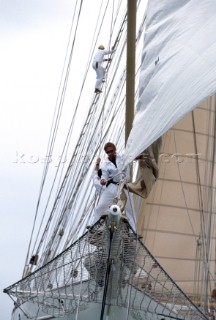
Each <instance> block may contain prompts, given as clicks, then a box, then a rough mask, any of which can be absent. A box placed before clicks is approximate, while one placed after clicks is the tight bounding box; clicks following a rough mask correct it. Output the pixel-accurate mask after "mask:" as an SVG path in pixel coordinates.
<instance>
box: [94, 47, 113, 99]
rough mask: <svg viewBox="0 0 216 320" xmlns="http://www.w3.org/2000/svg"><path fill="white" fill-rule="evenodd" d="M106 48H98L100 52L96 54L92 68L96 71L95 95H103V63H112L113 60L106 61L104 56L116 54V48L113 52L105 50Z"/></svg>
mask: <svg viewBox="0 0 216 320" xmlns="http://www.w3.org/2000/svg"><path fill="white" fill-rule="evenodd" d="M104 49H105V48H104V46H103V45H102V44H101V45H100V46H99V47H98V51H97V52H96V53H95V56H94V59H93V63H92V67H93V69H94V70H95V71H96V84H95V93H101V92H102V90H101V86H102V83H103V81H104V76H105V68H104V67H103V66H102V63H103V61H111V59H110V58H109V59H104V56H105V55H107V54H110V53H113V52H114V47H112V50H104Z"/></svg>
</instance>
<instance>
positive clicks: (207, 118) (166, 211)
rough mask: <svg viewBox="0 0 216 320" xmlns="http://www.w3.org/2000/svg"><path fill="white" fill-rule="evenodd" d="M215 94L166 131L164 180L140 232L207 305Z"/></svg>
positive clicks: (144, 212)
mask: <svg viewBox="0 0 216 320" xmlns="http://www.w3.org/2000/svg"><path fill="white" fill-rule="evenodd" d="M215 101H216V100H215V95H214V96H213V97H211V98H209V99H207V100H206V101H205V102H204V103H202V104H201V105H200V106H198V107H197V108H196V109H195V110H194V111H193V112H190V113H189V114H188V115H187V116H186V117H185V118H184V119H182V120H181V121H179V122H178V123H177V124H176V125H175V126H174V127H172V128H171V129H170V130H169V131H168V132H167V133H166V134H165V135H164V136H163V143H162V148H161V153H160V157H159V170H160V174H159V179H158V180H157V182H156V184H155V186H154V188H153V190H152V192H151V194H150V196H149V197H148V199H147V200H146V201H145V203H143V206H142V209H141V212H140V216H139V223H138V226H139V232H140V233H141V234H142V235H143V239H144V243H145V244H146V246H147V247H148V248H149V250H150V251H151V252H152V254H153V255H154V256H155V257H156V258H157V259H158V261H160V263H161V264H162V266H163V268H164V269H165V270H166V271H167V272H168V273H169V274H170V275H171V277H172V278H173V279H174V280H175V282H176V283H177V284H178V285H179V286H180V287H181V288H182V290H183V291H184V292H185V293H186V294H187V295H188V296H189V297H191V298H192V299H193V301H196V302H197V303H198V304H202V305H207V304H210V303H212V302H215V299H212V298H214V297H212V294H213V290H214V288H215V238H216V234H215V230H216V227H215V223H216V222H215V212H216V208H215V190H216V185H215V183H216V180H215V164H216V161H215V110H216V103H215Z"/></svg>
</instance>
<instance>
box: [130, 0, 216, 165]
mask: <svg viewBox="0 0 216 320" xmlns="http://www.w3.org/2000/svg"><path fill="white" fill-rule="evenodd" d="M215 30H216V2H215V1H214V0H206V1H203V0H181V1H179V0H172V1H170V0H164V1H161V0H154V1H149V3H148V8H147V21H146V32H145V39H144V50H143V53H142V66H141V72H140V83H139V86H140V88H139V91H140V92H139V101H138V104H137V112H136V115H135V118H134V122H133V128H132V131H131V133H130V136H129V138H128V142H127V146H126V151H125V164H128V163H129V162H131V161H132V160H133V159H134V158H135V157H136V156H137V155H139V154H140V153H141V152H142V151H143V150H145V149H146V148H147V147H148V146H149V145H150V144H151V143H152V142H154V141H155V140H156V139H157V138H158V137H160V136H161V135H162V134H163V133H165V132H166V131H167V130H168V129H169V128H171V127H172V126H173V125H174V124H175V123H176V122H177V121H179V120H180V119H182V118H183V117H184V116H185V115H186V114H187V113H188V112H189V111H191V110H193V109H194V108H195V107H196V106H197V105H198V104H200V103H201V102H202V101H203V100H204V99H205V98H206V97H208V96H210V95H212V94H213V93H214V92H215V91H216V77H215V74H216V64H215V57H216V38H215Z"/></svg>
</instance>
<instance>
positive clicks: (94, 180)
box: [92, 170, 104, 194]
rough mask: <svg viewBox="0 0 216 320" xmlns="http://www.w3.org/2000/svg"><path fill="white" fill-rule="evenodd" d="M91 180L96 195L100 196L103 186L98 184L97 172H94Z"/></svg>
mask: <svg viewBox="0 0 216 320" xmlns="http://www.w3.org/2000/svg"><path fill="white" fill-rule="evenodd" d="M92 178H93V186H94V187H95V189H96V191H97V193H99V194H101V192H103V190H104V186H102V185H101V184H100V177H99V176H98V172H97V170H94V172H93V176H92Z"/></svg>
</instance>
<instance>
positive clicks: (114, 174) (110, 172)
mask: <svg viewBox="0 0 216 320" xmlns="http://www.w3.org/2000/svg"><path fill="white" fill-rule="evenodd" d="M116 165H117V168H116V166H115V165H114V163H112V162H111V161H110V160H109V159H107V160H106V162H104V163H102V166H101V170H102V176H101V179H105V180H106V181H108V180H109V179H111V178H113V181H114V182H119V181H120V180H121V178H122V175H121V174H119V173H122V167H123V156H120V155H118V154H117V155H116ZM124 173H125V174H126V181H130V167H129V166H127V167H126V169H125V170H124Z"/></svg>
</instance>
